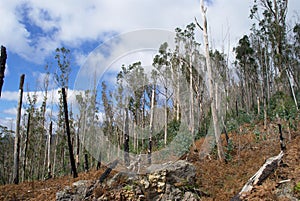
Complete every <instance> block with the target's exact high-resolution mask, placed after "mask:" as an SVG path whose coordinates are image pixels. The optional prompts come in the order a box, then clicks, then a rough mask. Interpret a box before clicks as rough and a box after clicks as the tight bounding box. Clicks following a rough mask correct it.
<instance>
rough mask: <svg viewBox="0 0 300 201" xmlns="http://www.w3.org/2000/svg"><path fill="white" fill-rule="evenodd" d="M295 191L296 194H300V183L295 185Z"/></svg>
mask: <svg viewBox="0 0 300 201" xmlns="http://www.w3.org/2000/svg"><path fill="white" fill-rule="evenodd" d="M294 191H295V192H296V193H300V182H298V183H297V184H296V185H295V187H294Z"/></svg>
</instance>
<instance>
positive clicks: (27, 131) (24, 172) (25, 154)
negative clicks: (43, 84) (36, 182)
mask: <svg viewBox="0 0 300 201" xmlns="http://www.w3.org/2000/svg"><path fill="white" fill-rule="evenodd" d="M30 116H31V114H30V112H29V113H28V119H27V130H26V138H25V145H24V151H23V157H24V158H23V175H22V181H25V179H26V163H27V161H26V157H27V147H28V139H29V132H30Z"/></svg>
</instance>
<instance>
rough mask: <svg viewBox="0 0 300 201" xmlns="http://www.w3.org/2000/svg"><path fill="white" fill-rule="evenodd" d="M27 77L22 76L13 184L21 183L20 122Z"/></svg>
mask: <svg viewBox="0 0 300 201" xmlns="http://www.w3.org/2000/svg"><path fill="white" fill-rule="evenodd" d="M24 79H25V75H24V74H22V75H21V77H20V86H19V101H18V113H17V119H16V134H15V144H14V169H13V183H14V184H18V183H19V163H20V121H21V109H22V98H23V85H24Z"/></svg>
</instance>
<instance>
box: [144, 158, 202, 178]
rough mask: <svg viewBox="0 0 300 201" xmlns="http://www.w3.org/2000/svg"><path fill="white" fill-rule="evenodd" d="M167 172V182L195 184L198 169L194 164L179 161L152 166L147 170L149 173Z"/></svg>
mask: <svg viewBox="0 0 300 201" xmlns="http://www.w3.org/2000/svg"><path fill="white" fill-rule="evenodd" d="M164 170H166V172H167V175H166V177H167V182H169V183H178V182H182V181H186V182H188V183H194V182H195V178H196V168H195V167H194V165H193V164H191V163H189V162H187V161H184V160H179V161H176V162H168V163H164V164H159V165H156V164H155V165H151V166H150V167H148V168H147V173H149V174H151V173H153V172H161V171H164Z"/></svg>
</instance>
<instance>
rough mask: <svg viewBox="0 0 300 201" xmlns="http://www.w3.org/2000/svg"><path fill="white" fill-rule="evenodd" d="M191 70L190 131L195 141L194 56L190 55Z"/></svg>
mask: <svg viewBox="0 0 300 201" xmlns="http://www.w3.org/2000/svg"><path fill="white" fill-rule="evenodd" d="M189 70H190V132H191V134H192V136H193V141H194V131H195V124H194V89H193V65H192V56H190V61H189Z"/></svg>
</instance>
